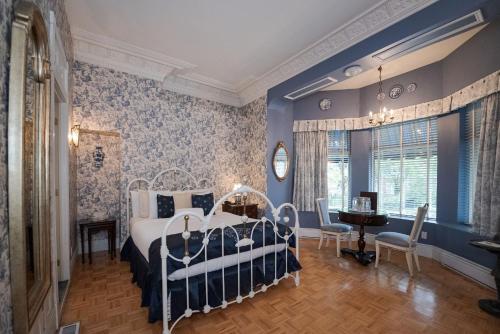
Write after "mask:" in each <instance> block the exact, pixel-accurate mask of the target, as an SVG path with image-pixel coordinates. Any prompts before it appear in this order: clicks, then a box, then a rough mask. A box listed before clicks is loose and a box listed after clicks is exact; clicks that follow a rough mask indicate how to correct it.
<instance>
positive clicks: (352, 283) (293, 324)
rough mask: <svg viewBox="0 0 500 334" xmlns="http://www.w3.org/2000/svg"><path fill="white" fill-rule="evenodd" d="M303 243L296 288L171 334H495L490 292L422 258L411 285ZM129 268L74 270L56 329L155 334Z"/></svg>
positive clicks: (394, 265)
mask: <svg viewBox="0 0 500 334" xmlns="http://www.w3.org/2000/svg"><path fill="white" fill-rule="evenodd" d="M316 247H317V241H316V240H303V241H302V242H301V257H300V262H301V263H302V265H303V267H304V269H303V271H302V277H301V278H302V282H301V285H300V286H299V287H295V286H294V285H293V284H292V281H288V282H282V283H280V285H279V286H277V287H273V288H271V289H270V290H268V291H267V292H266V293H265V294H259V295H258V296H256V297H255V298H254V299H252V300H245V301H244V302H243V303H242V304H240V305H231V306H229V307H228V308H227V309H226V310H218V311H213V312H211V313H210V314H208V315H204V314H196V315H194V316H193V317H192V318H190V319H184V320H182V321H181V322H180V323H179V326H178V327H177V328H176V329H174V333H178V334H181V333H188V334H198V333H200V334H201V333H204V334H206V333H227V334H229V333H245V334H247V333H287V334H293V333H311V334H312V333H474V334H478V333H496V334H498V333H500V319H497V318H494V317H492V316H490V315H488V314H486V313H483V312H482V311H481V310H480V309H479V308H478V307H477V299H478V298H494V292H493V291H491V290H488V289H486V288H484V287H481V286H479V285H478V284H476V283H474V282H471V281H469V280H468V279H466V278H463V277H462V276H460V275H458V274H456V273H454V272H452V271H450V270H448V269H446V268H443V267H442V266H441V265H439V264H438V263H437V262H434V261H432V260H428V259H423V258H421V264H422V272H421V273H419V274H417V275H416V277H415V278H413V279H410V278H409V276H408V273H407V270H406V265H405V263H404V260H403V257H402V256H401V255H399V254H394V253H393V256H392V262H391V263H387V261H381V264H380V267H379V269H378V270H377V269H375V268H374V267H373V265H370V266H368V267H363V266H361V265H359V264H358V263H356V262H354V260H353V259H352V258H349V257H347V258H340V259H339V258H336V257H335V255H334V253H335V251H334V247H332V246H330V248H325V247H323V248H322V249H321V250H317V248H316ZM130 279H131V274H130V272H129V266H128V263H123V262H122V263H121V262H119V261H112V260H110V259H108V258H107V257H106V256H105V255H104V253H102V254H98V255H97V256H95V260H94V264H93V265H92V266H89V265H87V264H86V265H81V264H80V263H79V264H78V265H77V266H76V268H75V272H74V276H73V281H72V283H71V287H70V291H69V295H68V298H67V300H66V305H65V306H64V311H63V317H62V323H63V324H66V323H70V322H74V321H77V320H79V321H81V325H82V327H81V329H82V333H83V334H98V333H99V334H112V333H134V334H139V333H141V334H142V333H161V325H162V324H161V323H159V322H158V323H155V324H149V323H148V322H147V310H146V308H141V307H140V289H139V288H138V287H137V286H135V285H134V284H132V283H131V282H130Z"/></svg>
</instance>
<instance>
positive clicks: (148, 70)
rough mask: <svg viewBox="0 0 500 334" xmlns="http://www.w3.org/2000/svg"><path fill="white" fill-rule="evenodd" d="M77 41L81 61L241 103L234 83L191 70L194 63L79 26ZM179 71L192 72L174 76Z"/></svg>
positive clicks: (198, 94)
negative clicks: (232, 84)
mask: <svg viewBox="0 0 500 334" xmlns="http://www.w3.org/2000/svg"><path fill="white" fill-rule="evenodd" d="M73 41H74V48H75V58H76V59H77V60H80V61H83V62H86V63H91V64H95V65H99V66H102V67H106V68H111V69H115V70H118V71H123V72H127V73H131V74H135V75H138V76H141V77H145V78H149V79H153V80H157V81H163V85H164V87H165V88H166V89H169V90H172V91H175V92H177V93H181V94H189V95H191V96H195V97H200V98H204V99H208V100H212V101H215V102H220V103H223V104H228V105H232V106H236V107H240V106H241V99H240V98H239V96H238V94H237V93H236V92H235V91H234V90H232V89H231V86H230V85H228V84H226V83H223V82H220V81H218V80H215V79H212V78H208V77H205V76H203V75H200V74H196V73H189V71H190V70H192V69H194V68H195V67H196V65H194V64H191V63H188V62H185V61H182V60H179V59H175V58H172V57H168V56H165V55H163V54H160V53H158V52H154V51H151V50H146V49H143V48H139V47H137V46H134V45H131V44H128V43H124V42H121V41H118V40H115V39H112V38H109V37H106V36H100V35H96V34H93V33H90V32H88V31H84V30H82V29H78V28H75V29H74V31H73ZM175 72H180V73H184V72H188V73H185V74H179V75H171V74H175ZM165 78H166V79H165ZM164 79H165V80H164Z"/></svg>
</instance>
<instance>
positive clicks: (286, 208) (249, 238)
mask: <svg viewBox="0 0 500 334" xmlns="http://www.w3.org/2000/svg"><path fill="white" fill-rule="evenodd" d="M237 193H239V194H241V193H243V200H244V201H246V197H247V195H248V194H249V193H254V194H256V195H257V196H259V197H261V198H262V199H263V200H265V201H266V202H267V204H268V207H269V208H270V209H271V211H270V212H271V214H272V218H271V219H270V218H267V217H265V216H264V217H262V219H261V220H260V221H258V222H257V223H255V224H254V225H253V226H252V227H251V228H250V229H247V228H246V224H247V223H248V217H247V216H246V215H245V214H244V215H243V216H242V217H241V223H242V224H243V226H244V228H243V230H242V231H240V232H238V231H237V230H236V229H235V227H234V226H232V225H226V224H224V223H220V224H219V225H218V226H213V225H211V224H210V220H211V218H212V217H213V215H214V213H215V210H216V208H217V207H219V206H220V205H222V203H224V201H226V200H227V199H229V198H230V197H232V196H234V195H235V194H237ZM282 211H283V212H282ZM289 212H291V213H292V220H291V219H290V216H289V215H288V213H289ZM179 217H184V232H183V233H182V237H183V239H184V256H183V257H182V258H181V257H176V256H174V255H173V254H172V253H170V252H169V248H168V244H167V240H168V239H167V235H168V230H169V228H170V227H171V226H172V224H171V222H173V221H175V220H176V219H177V218H179ZM192 218H197V219H199V220H200V221H201V222H202V225H201V228H200V230H199V232H201V233H202V235H203V240H202V243H201V246H200V248H199V249H198V250H197V251H195V252H193V251H192V250H191V252H190V249H189V239H190V237H191V232H190V228H189V224H190V219H192ZM269 224H270V226H272V234H274V279H273V280H272V283H270V284H267V285H266V284H262V285H260V286H257V285H256V284H255V283H254V262H256V261H262V264H263V268H264V271H265V270H266V255H267V258H269V254H272V253H273V252H272V251H271V252H270V253H267V254H266V253H265V252H264V251H262V256H260V254H258V255H259V256H258V257H255V259H254V256H253V252H254V243H255V241H256V240H255V239H254V238H255V235H256V233H254V232H255V231H256V230H257V229H259V226H262V233H263V235H261V238H262V240H263V242H264V245H265V240H266V236H265V233H266V226H269ZM278 224H283V225H285V229H284V233H283V229H281V231H282V232H280V229H279V228H278ZM290 224H293V227H292V226H289V225H290ZM209 226H210V228H209ZM289 227H290V229H289ZM191 230H192V229H191ZM219 230H220V232H221V238H222V240H221V242H222V245H221V254H222V257H221V259H222V268H221V270H222V276H221V278H222V284H221V285H222V287H221V288H222V302H221V303H220V305H210V303H209V292H208V291H209V287H208V284H209V283H208V282H209V280H208V275H209V268H208V264H207V263H208V262H207V261H208V260H209V259H208V258H207V254H208V250H207V247H208V245H209V243H210V241H211V236H212V234H213V233H215V232H216V231H219ZM226 230H229V231H232V232H233V233H234V235H235V236H236V243H235V245H234V246H235V247H236V249H237V252H236V253H235V254H236V255H237V264H236V265H237V279H238V281H237V296H236V298H234V299H231V300H228V298H227V297H228V296H227V294H226V276H225V269H226V268H225V266H224V260H225V254H224V249H225V247H224V244H225V243H227V242H234V241H235V239H233V238H229V239H228V238H227V237H225V234H226ZM298 232H299V219H298V213H297V210H296V208H295V207H294V206H293V205H292V204H290V203H284V204H281V205H280V206H279V207H277V208H275V207H274V205H273V204H272V203H271V201H270V200H269V199H268V198H267V196H265V195H264V194H263V193H261V192H259V191H257V190H254V189H252V188H250V187H248V186H242V187H241V188H239V189H236V190H235V191H232V192H230V193H228V194H226V195H224V196H223V197H222V198H221V199H220V200H219V201H218V202H217V203H216V204H215V205H214V207H213V208H212V210H211V211H210V213H209V214H208V215H207V216H200V215H199V214H197V213H195V212H184V213H179V214H176V215H174V216H173V217H172V218H171V219H170V220H169V223H167V225H166V226H165V228H164V230H163V233H162V236H161V264H162V268H161V270H162V291H163V293H162V303H163V334H170V333H171V332H172V330H173V329H174V328H175V326H176V325H177V324H178V323H179V321H181V320H182V319H184V318H189V317H191V316H192V315H193V313H196V312H203V313H209V312H210V311H212V310H214V309H217V308H221V309H225V308H226V307H228V305H230V304H233V303H241V302H242V301H243V300H244V299H246V298H253V297H255V295H256V294H258V293H264V292H266V291H267V289H268V288H270V287H272V286H273V285H278V284H279V282H280V281H281V280H284V279H293V280H294V282H295V285H296V286H298V285H299V284H300V272H299V271H296V272H289V266H288V247H289V245H290V244H289V242H290V240H291V238H292V237H294V241H295V257H296V258H297V260H299V254H300V249H299V236H298ZM268 237H269V236H268ZM279 244H285V251H284V254H285V271H284V273H282V272H280V273H278V268H277V266H278V265H277V257H278V253H279V252H278V245H279ZM264 245H263V246H264ZM267 246H271V247H272V244H271V245H267ZM243 248H245V249H246V251H247V252H248V248H249V251H250V291H249V292H248V293H246V294H245V293H243V292H242V289H241V275H240V265H241V262H240V260H241V259H240V253H242V252H240V249H243ZM198 257H204V259H202V260H204V264H205V268H204V273H202V275H204V284H205V305H204V307H203V309H202V310H201V311H200V310H193V309H191V307H190V292H189V287H190V285H189V280H190V275H189V268H190V263H191V262H192V261H193V259H196V258H198ZM168 258H170V259H171V260H173V261H177V262H179V263H182V264H183V265H184V266H185V269H186V270H185V279H184V280H185V291H186V296H185V298H186V309H185V311H184V314H182V315H181V316H180V317H178V318H177V319H175V320H174V321H173V323H171V324H169V321H168V320H169V315H170V303H169V302H170V300H169V294H168V291H169V290H168V284H169V282H168V277H167V260H168Z"/></svg>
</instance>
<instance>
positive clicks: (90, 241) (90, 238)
mask: <svg viewBox="0 0 500 334" xmlns="http://www.w3.org/2000/svg"><path fill="white" fill-rule="evenodd" d="M87 238H88V240H87V241H88V245H89V264H92V229H91V228H87Z"/></svg>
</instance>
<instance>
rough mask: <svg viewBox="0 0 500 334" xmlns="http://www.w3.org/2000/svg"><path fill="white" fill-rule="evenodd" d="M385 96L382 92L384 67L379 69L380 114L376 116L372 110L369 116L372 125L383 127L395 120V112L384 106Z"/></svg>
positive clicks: (378, 97) (378, 98)
mask: <svg viewBox="0 0 500 334" xmlns="http://www.w3.org/2000/svg"><path fill="white" fill-rule="evenodd" d="M384 98H385V94H384V92H383V90H382V66H379V68H378V94H377V100H378V101H379V109H378V113H376V114H374V113H373V112H372V111H371V110H370V113H369V114H368V117H369V122H370V124H371V125H373V126H376V125H379V126H380V125H383V124H386V123H391V122H392V120H393V119H394V110H392V109H391V110H389V111H388V110H387V108H386V107H384V106H382V100H384Z"/></svg>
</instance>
